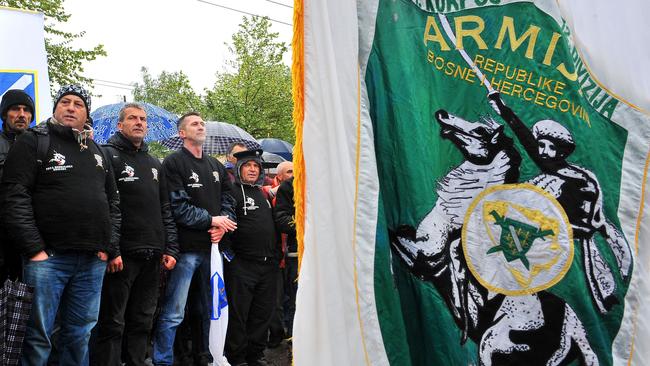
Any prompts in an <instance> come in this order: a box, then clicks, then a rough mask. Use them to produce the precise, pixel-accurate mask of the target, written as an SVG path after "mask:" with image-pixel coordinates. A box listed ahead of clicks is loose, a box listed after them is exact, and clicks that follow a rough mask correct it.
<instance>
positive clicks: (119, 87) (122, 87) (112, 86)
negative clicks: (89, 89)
mask: <svg viewBox="0 0 650 366" xmlns="http://www.w3.org/2000/svg"><path fill="white" fill-rule="evenodd" d="M93 84H96V85H97V86H103V87H108V88H116V89H125V90H133V89H135V88H134V87H132V86H131V87H126V86H118V85H111V84H105V83H101V82H99V83H98V82H97V81H95V82H94V83H93Z"/></svg>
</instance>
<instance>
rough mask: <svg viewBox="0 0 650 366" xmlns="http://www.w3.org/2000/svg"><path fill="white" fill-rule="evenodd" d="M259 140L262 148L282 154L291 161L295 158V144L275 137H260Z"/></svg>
mask: <svg viewBox="0 0 650 366" xmlns="http://www.w3.org/2000/svg"><path fill="white" fill-rule="evenodd" d="M258 142H259V143H260V145H261V146H262V150H264V151H266V152H270V153H274V154H277V155H280V156H282V157H283V158H285V159H287V160H289V161H292V160H293V145H291V144H290V143H288V142H286V141H284V140H280V139H275V138H266V139H260V140H258Z"/></svg>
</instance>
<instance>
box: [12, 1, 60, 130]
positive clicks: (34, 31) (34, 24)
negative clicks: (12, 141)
mask: <svg viewBox="0 0 650 366" xmlns="http://www.w3.org/2000/svg"><path fill="white" fill-rule="evenodd" d="M0 50H2V52H0V97H2V96H3V95H4V93H5V92H6V91H7V90H9V89H22V90H25V91H27V93H28V94H30V95H31V96H32V97H33V99H34V103H35V107H36V111H35V116H34V117H35V120H36V121H37V122H38V121H43V120H45V119H46V118H47V117H48V116H51V115H52V98H51V96H50V81H49V80H50V79H49V76H48V72H47V54H46V52H45V31H44V21H43V14H41V13H36V12H31V11H23V10H19V9H14V8H6V7H2V6H0ZM20 74H23V75H22V77H21V76H20ZM14 76H15V77H14ZM32 93H33V94H32Z"/></svg>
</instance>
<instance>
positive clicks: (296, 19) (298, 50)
mask: <svg viewBox="0 0 650 366" xmlns="http://www.w3.org/2000/svg"><path fill="white" fill-rule="evenodd" d="M303 1H304V0H294V3H293V40H292V43H291V48H292V50H293V53H292V55H293V59H292V65H291V86H292V92H293V127H294V129H295V131H296V144H295V145H294V148H293V164H294V178H293V179H294V180H293V187H294V192H293V199H294V204H295V206H296V216H295V222H296V238H297V239H298V273H300V265H301V264H302V255H303V252H304V250H305V247H304V245H305V242H304V241H305V181H306V177H305V156H304V154H303V149H302V143H303V135H302V132H303V124H304V122H305V47H304V41H305V21H304V3H303Z"/></svg>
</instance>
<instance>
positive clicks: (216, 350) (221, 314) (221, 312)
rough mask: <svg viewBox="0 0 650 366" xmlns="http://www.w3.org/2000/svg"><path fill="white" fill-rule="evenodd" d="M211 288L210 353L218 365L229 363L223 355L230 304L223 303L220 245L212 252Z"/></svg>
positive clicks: (223, 284) (223, 365)
mask: <svg viewBox="0 0 650 366" xmlns="http://www.w3.org/2000/svg"><path fill="white" fill-rule="evenodd" d="M210 272H211V273H212V276H211V277H210V288H211V289H212V293H211V298H212V309H211V311H210V336H209V342H210V353H211V354H212V358H213V360H214V362H213V364H214V365H218V366H227V365H229V363H228V361H227V360H226V357H225V356H224V355H223V348H224V345H225V344H226V331H227V330H228V305H227V304H224V303H223V300H224V298H223V296H220V295H223V293H222V292H221V291H225V287H224V286H225V282H224V280H223V259H222V257H221V252H219V246H218V245H214V244H213V245H212V250H211V253H210Z"/></svg>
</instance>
